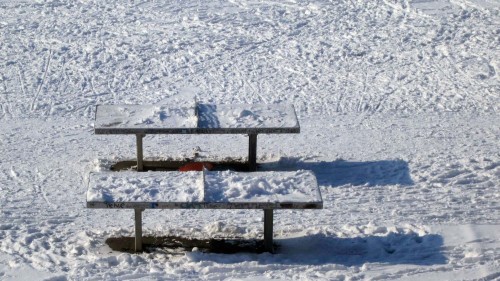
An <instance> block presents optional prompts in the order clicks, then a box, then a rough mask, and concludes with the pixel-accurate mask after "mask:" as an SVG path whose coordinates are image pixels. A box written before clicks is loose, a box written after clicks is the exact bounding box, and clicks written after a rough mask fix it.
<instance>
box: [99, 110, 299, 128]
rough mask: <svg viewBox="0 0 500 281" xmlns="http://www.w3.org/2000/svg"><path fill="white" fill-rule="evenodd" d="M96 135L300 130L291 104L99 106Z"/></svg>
mask: <svg viewBox="0 0 500 281" xmlns="http://www.w3.org/2000/svg"><path fill="white" fill-rule="evenodd" d="M94 130H95V133H96V134H280V133H282V134H283V133H299V132H300V125H299V122H298V120H297V115H296V113H295V108H294V107H293V105H290V104H201V103H200V104H198V103H197V104H195V105H193V106H192V107H172V106H167V105H98V106H97V109H96V116H95V124H94Z"/></svg>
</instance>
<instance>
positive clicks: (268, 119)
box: [94, 103, 300, 171]
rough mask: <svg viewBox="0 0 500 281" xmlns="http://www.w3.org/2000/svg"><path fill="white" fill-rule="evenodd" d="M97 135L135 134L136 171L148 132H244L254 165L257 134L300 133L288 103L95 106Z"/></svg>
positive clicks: (254, 165)
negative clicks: (247, 138)
mask: <svg viewBox="0 0 500 281" xmlns="http://www.w3.org/2000/svg"><path fill="white" fill-rule="evenodd" d="M94 130H95V134H96V135H115V134H134V135H136V142H137V170H138V171H143V170H144V161H143V138H144V136H145V135H147V134H247V135H248V137H249V146H248V147H249V149H248V165H249V170H250V171H255V170H256V168H257V161H256V158H257V135H258V134H291V133H300V126H299V122H298V120H297V116H296V114H295V109H294V107H293V106H292V105H288V104H255V105H249V104H229V105H228V104H200V103H196V104H195V105H194V106H193V107H170V106H166V105H98V106H97V109H96V116H95V124H94Z"/></svg>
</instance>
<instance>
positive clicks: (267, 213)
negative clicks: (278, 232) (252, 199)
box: [264, 209, 274, 253]
mask: <svg viewBox="0 0 500 281" xmlns="http://www.w3.org/2000/svg"><path fill="white" fill-rule="evenodd" d="M264 248H265V250H266V251H267V252H270V253H274V247H273V209H264Z"/></svg>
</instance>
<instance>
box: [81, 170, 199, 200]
mask: <svg viewBox="0 0 500 281" xmlns="http://www.w3.org/2000/svg"><path fill="white" fill-rule="evenodd" d="M87 201H88V202H106V203H117V202H201V201H203V176H202V173H201V172H185V173H179V172H161V173H159V172H143V173H142V172H141V173H138V172H128V171H127V172H108V173H92V174H90V180H89V189H88V191H87Z"/></svg>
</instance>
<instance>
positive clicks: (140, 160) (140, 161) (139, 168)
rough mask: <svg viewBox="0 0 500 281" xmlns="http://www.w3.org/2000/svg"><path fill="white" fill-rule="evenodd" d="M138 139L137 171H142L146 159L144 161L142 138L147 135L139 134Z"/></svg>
mask: <svg viewBox="0 0 500 281" xmlns="http://www.w3.org/2000/svg"><path fill="white" fill-rule="evenodd" d="M135 136H136V140H137V171H139V172H141V171H144V161H143V154H142V139H143V138H144V136H145V135H143V134H137V135H135Z"/></svg>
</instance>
